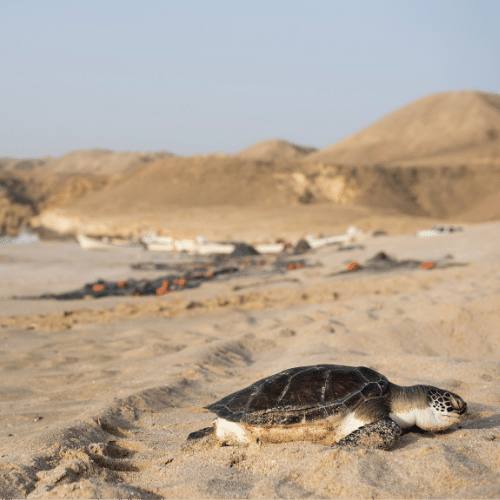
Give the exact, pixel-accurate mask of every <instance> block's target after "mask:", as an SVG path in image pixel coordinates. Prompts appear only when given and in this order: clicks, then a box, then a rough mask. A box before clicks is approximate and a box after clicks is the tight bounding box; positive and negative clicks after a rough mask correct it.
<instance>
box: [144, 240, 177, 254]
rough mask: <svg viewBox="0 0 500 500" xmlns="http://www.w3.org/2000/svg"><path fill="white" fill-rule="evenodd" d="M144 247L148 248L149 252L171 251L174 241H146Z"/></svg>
mask: <svg viewBox="0 0 500 500" xmlns="http://www.w3.org/2000/svg"><path fill="white" fill-rule="evenodd" d="M146 248H147V249H148V250H150V251H151V252H173V251H174V250H175V249H174V243H173V242H172V243H161V242H158V243H155V242H152V243H146Z"/></svg>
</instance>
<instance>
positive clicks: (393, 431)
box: [335, 418, 401, 450]
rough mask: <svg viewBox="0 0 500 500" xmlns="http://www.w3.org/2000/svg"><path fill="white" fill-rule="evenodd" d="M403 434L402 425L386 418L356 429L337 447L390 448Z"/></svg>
mask: <svg viewBox="0 0 500 500" xmlns="http://www.w3.org/2000/svg"><path fill="white" fill-rule="evenodd" d="M400 435H401V427H400V426H399V425H398V424H397V423H396V422H394V420H392V419H390V418H384V419H382V420H378V421H377V422H373V423H371V424H368V425H365V426H363V427H360V428H359V429H356V430H355V431H353V432H351V433H350V434H348V435H347V436H346V437H344V438H342V439H341V440H340V441H339V442H338V443H337V444H336V445H335V447H339V448H357V447H362V448H379V449H383V450H387V449H389V448H390V447H391V446H392V445H393V444H394V443H395V441H396V439H397V438H398V437H399V436H400Z"/></svg>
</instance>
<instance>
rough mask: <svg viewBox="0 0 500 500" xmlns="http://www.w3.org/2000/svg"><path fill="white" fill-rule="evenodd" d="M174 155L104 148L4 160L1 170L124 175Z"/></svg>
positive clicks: (0, 161)
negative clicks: (59, 154) (115, 150)
mask: <svg viewBox="0 0 500 500" xmlns="http://www.w3.org/2000/svg"><path fill="white" fill-rule="evenodd" d="M166 156H173V155H172V153H168V152H158V153H141V152H129V151H124V152H120V153H116V152H114V151H108V150H104V149H91V150H83V151H73V152H71V153H68V154H65V155H63V156H60V157H57V158H53V157H51V156H47V157H45V158H21V159H14V158H0V171H5V172H7V171H8V172H15V171H22V172H49V173H53V174H71V175H79V174H93V175H123V174H128V173H130V172H133V171H134V170H135V169H136V168H139V167H141V166H143V165H145V164H146V163H149V162H151V161H153V160H157V159H159V158H164V157H166Z"/></svg>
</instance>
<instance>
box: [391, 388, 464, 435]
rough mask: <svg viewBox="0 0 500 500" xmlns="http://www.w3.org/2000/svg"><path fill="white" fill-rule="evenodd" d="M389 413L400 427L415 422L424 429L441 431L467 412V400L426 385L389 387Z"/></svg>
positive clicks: (456, 421) (462, 417)
mask: <svg viewBox="0 0 500 500" xmlns="http://www.w3.org/2000/svg"><path fill="white" fill-rule="evenodd" d="M393 393H396V394H395V396H392V398H393V402H392V405H391V413H390V416H391V418H393V419H394V420H395V421H396V423H398V424H399V425H400V426H401V427H403V428H405V427H411V426H412V425H417V426H418V427H420V428H421V429H423V430H425V431H444V430H446V429H448V428H449V427H451V426H452V425H453V424H458V423H459V422H461V421H462V420H463V419H464V418H465V417H466V416H467V403H466V402H465V401H464V400H463V399H462V398H461V397H460V396H459V395H458V394H455V393H453V392H451V391H446V390H443V389H439V388H437V387H432V386H429V385H414V386H411V387H399V386H397V390H396V391H395V390H394V389H393Z"/></svg>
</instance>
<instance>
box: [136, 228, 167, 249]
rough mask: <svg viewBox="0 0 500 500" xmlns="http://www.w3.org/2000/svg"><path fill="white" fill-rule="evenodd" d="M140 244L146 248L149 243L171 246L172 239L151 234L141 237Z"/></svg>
mask: <svg viewBox="0 0 500 500" xmlns="http://www.w3.org/2000/svg"><path fill="white" fill-rule="evenodd" d="M141 243H143V244H144V245H146V246H147V245H148V244H150V243H155V244H156V243H158V244H161V245H173V244H174V239H173V238H172V237H171V236H158V235H157V234H156V233H154V232H151V233H146V234H145V235H143V236H141ZM148 250H149V249H148Z"/></svg>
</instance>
